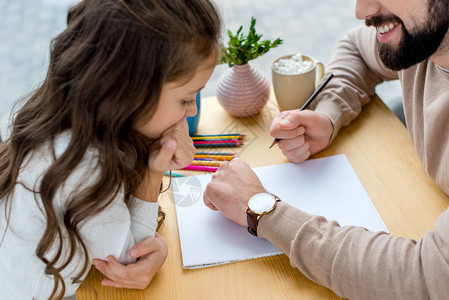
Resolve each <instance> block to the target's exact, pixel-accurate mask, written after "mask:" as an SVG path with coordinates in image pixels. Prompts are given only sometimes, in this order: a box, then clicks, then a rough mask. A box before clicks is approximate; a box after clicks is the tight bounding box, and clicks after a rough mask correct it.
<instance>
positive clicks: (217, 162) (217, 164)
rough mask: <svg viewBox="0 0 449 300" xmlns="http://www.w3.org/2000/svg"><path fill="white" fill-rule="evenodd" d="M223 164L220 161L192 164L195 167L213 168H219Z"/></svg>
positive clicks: (194, 162) (196, 161) (193, 162)
mask: <svg viewBox="0 0 449 300" xmlns="http://www.w3.org/2000/svg"><path fill="white" fill-rule="evenodd" d="M221 163H222V162H220V161H202V160H194V161H192V162H191V163H190V164H191V165H194V166H211V167H219V166H220V165H221Z"/></svg>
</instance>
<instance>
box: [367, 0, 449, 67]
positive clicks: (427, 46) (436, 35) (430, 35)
mask: <svg viewBox="0 0 449 300" xmlns="http://www.w3.org/2000/svg"><path fill="white" fill-rule="evenodd" d="M365 23H366V25H367V26H375V27H377V26H380V25H385V24H389V23H397V24H400V25H401V27H402V38H401V40H400V42H399V45H398V46H396V47H393V46H390V45H388V44H386V43H381V42H379V41H377V49H378V53H379V57H380V59H381V61H382V62H383V63H384V64H385V66H387V67H388V68H390V69H392V70H395V71H398V70H402V69H406V68H409V67H411V66H413V65H415V64H417V63H420V62H422V61H424V60H425V59H428V58H429V57H430V56H431V55H432V54H434V53H435V51H436V50H437V49H438V47H439V46H440V44H441V42H442V41H443V39H444V37H445V35H446V33H447V31H448V27H449V4H448V3H447V0H429V11H428V14H427V21H426V23H425V24H424V25H422V26H420V27H419V28H418V27H416V28H415V29H414V30H413V32H412V33H410V32H409V31H408V30H407V29H406V28H405V26H404V23H403V22H402V21H401V19H399V18H398V17H397V16H394V15H391V16H373V17H371V18H370V19H367V20H366V21H365Z"/></svg>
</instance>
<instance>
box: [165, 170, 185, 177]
mask: <svg viewBox="0 0 449 300" xmlns="http://www.w3.org/2000/svg"><path fill="white" fill-rule="evenodd" d="M165 176H170V171H167V172H165ZM171 177H184V175H182V174H181V173H175V172H173V171H172V172H171Z"/></svg>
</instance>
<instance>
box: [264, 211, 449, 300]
mask: <svg viewBox="0 0 449 300" xmlns="http://www.w3.org/2000/svg"><path fill="white" fill-rule="evenodd" d="M448 228H449V212H448V211H447V210H446V211H445V212H444V213H443V214H441V216H440V217H439V218H438V219H437V221H436V223H435V229H434V230H431V231H428V232H427V233H426V234H425V235H424V237H423V238H422V239H421V240H420V241H418V242H416V241H414V240H406V239H403V238H400V237H394V236H391V235H388V234H386V233H384V232H371V231H367V230H366V229H364V228H362V227H354V226H344V227H340V226H339V225H338V223H337V222H335V221H327V220H326V219H325V218H324V217H320V216H313V215H309V214H307V213H305V212H303V211H301V210H298V209H296V208H294V207H292V206H290V205H288V204H287V203H285V202H280V203H279V205H278V207H277V208H276V209H275V210H274V211H273V212H272V213H270V214H268V215H266V216H264V217H262V218H261V220H260V223H259V229H258V231H259V236H260V237H262V238H266V239H268V240H269V241H270V242H271V243H273V244H274V245H275V246H276V247H277V248H278V249H279V250H280V251H282V252H283V253H285V254H286V255H287V256H288V257H289V258H290V263H291V265H292V266H293V267H295V268H298V269H299V270H300V271H301V272H302V273H304V275H306V276H307V277H308V278H310V279H311V280H313V281H315V282H317V283H319V284H321V285H323V286H325V287H327V288H329V289H332V290H333V291H334V292H335V293H337V294H338V295H339V296H341V297H345V298H349V299H428V298H430V299H447V297H448V295H449V284H448V282H449V235H448V234H447V229H448Z"/></svg>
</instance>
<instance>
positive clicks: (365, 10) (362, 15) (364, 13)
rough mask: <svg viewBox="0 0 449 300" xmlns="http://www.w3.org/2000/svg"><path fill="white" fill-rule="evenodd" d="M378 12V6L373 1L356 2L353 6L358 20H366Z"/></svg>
mask: <svg viewBox="0 0 449 300" xmlns="http://www.w3.org/2000/svg"><path fill="white" fill-rule="evenodd" d="M379 10H380V4H379V3H378V2H377V1H375V0H357V1H356V4H355V16H356V18H357V19H359V20H365V19H368V18H369V17H370V16H372V15H375V14H377V13H378V12H379Z"/></svg>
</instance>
